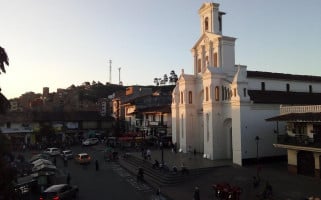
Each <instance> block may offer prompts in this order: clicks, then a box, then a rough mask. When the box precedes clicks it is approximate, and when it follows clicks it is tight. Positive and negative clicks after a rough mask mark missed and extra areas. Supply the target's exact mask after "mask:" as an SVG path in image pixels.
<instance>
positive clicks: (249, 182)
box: [132, 149, 321, 200]
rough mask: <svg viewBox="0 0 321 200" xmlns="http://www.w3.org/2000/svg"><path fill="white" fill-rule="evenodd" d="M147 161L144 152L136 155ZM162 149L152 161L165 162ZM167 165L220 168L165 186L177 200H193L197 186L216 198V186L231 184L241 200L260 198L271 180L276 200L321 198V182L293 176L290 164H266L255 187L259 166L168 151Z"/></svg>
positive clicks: (204, 196) (207, 196)
mask: <svg viewBox="0 0 321 200" xmlns="http://www.w3.org/2000/svg"><path fill="white" fill-rule="evenodd" d="M132 154H133V155H134V156H137V157H138V158H140V159H143V158H142V156H141V153H140V152H137V153H132ZM161 154H162V153H161V150H159V149H158V150H152V159H151V161H150V162H154V160H155V159H157V160H158V161H160V162H161V157H162V156H161ZM163 155H164V156H163V158H164V162H165V163H167V165H168V166H169V167H172V166H173V165H176V166H177V167H180V163H181V162H184V164H185V166H187V168H189V169H198V168H204V167H216V168H215V169H213V170H212V171H211V172H209V173H207V174H203V175H200V176H199V177H196V178H195V179H192V180H191V181H188V182H184V183H181V184H177V185H175V186H163V187H162V188H161V192H162V193H163V194H164V195H165V196H167V197H170V198H171V199H173V200H180V199H192V198H193V192H194V188H195V186H198V187H199V188H200V194H201V195H200V196H201V199H202V200H205V199H215V198H214V190H213V188H212V185H213V184H217V183H229V184H230V185H233V186H239V187H241V188H242V194H241V199H244V200H251V199H258V198H257V195H259V194H261V193H262V192H263V190H264V186H265V182H266V181H269V182H270V184H271V185H272V188H273V199H276V200H283V199H284V200H290V199H291V200H303V199H305V198H306V197H309V196H312V195H314V196H321V180H320V179H316V178H313V177H306V176H301V175H292V174H289V173H288V172H287V163H285V162H278V163H273V164H263V165H261V166H262V170H261V172H260V177H261V183H260V185H259V187H257V188H254V187H253V176H255V175H256V166H253V165H252V166H245V167H240V166H236V165H233V164H232V162H231V160H219V161H212V160H208V159H204V158H202V155H201V154H196V155H195V156H194V155H193V154H191V155H189V154H188V153H177V154H175V153H173V152H171V151H170V150H168V149H164V152H163Z"/></svg>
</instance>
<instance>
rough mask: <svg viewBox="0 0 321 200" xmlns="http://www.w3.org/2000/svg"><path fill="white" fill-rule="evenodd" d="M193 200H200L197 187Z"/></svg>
mask: <svg viewBox="0 0 321 200" xmlns="http://www.w3.org/2000/svg"><path fill="white" fill-rule="evenodd" d="M193 200H200V190H199V188H198V187H195V190H194V195H193Z"/></svg>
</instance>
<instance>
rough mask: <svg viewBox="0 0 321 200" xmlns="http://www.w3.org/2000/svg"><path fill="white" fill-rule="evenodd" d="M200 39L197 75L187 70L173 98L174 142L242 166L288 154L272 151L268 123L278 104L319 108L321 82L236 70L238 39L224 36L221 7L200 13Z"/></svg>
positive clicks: (208, 7) (206, 6) (196, 52)
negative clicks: (267, 120)
mask: <svg viewBox="0 0 321 200" xmlns="http://www.w3.org/2000/svg"><path fill="white" fill-rule="evenodd" d="M199 15H200V22H201V23H200V24H201V36H200V38H199V40H198V41H197V42H196V44H195V45H194V46H193V47H192V50H191V51H192V55H193V57H194V63H193V69H194V73H193V74H185V73H184V70H182V73H181V75H180V77H179V80H178V81H177V83H176V87H175V89H174V91H173V94H172V105H171V109H172V132H173V134H172V137H173V142H174V143H177V145H178V147H179V148H180V149H181V150H182V151H183V152H187V151H188V150H189V149H195V150H196V151H197V152H200V153H203V154H204V157H206V158H208V159H212V160H216V159H231V160H233V163H235V164H238V165H242V164H244V162H245V161H246V160H250V159H253V158H254V159H255V158H257V157H266V158H268V157H276V156H282V155H285V154H286V152H285V150H283V149H278V148H275V147H274V146H273V143H275V142H276V141H277V135H276V134H274V132H275V130H274V129H275V126H273V124H271V123H267V122H266V121H265V119H267V118H270V117H272V116H276V115H278V114H279V106H280V104H291V105H293V104H317V103H318V101H320V100H321V87H320V86H321V77H317V76H304V75H292V74H281V73H272V72H260V71H249V70H247V66H244V65H235V41H236V38H233V37H229V36H224V35H223V30H222V28H223V15H225V13H224V12H221V11H220V10H219V4H216V3H204V4H203V5H202V6H201V8H200V9H199Z"/></svg>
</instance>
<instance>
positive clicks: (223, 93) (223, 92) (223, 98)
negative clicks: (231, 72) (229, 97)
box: [221, 85, 225, 101]
mask: <svg viewBox="0 0 321 200" xmlns="http://www.w3.org/2000/svg"><path fill="white" fill-rule="evenodd" d="M221 91H222V101H224V100H225V87H224V86H223V85H222V88H221Z"/></svg>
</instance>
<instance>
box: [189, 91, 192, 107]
mask: <svg viewBox="0 0 321 200" xmlns="http://www.w3.org/2000/svg"><path fill="white" fill-rule="evenodd" d="M188 103H189V104H192V103H193V95H192V91H189V92H188Z"/></svg>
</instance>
